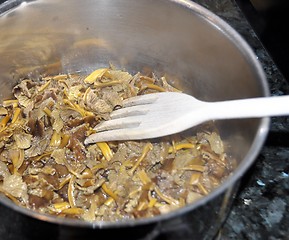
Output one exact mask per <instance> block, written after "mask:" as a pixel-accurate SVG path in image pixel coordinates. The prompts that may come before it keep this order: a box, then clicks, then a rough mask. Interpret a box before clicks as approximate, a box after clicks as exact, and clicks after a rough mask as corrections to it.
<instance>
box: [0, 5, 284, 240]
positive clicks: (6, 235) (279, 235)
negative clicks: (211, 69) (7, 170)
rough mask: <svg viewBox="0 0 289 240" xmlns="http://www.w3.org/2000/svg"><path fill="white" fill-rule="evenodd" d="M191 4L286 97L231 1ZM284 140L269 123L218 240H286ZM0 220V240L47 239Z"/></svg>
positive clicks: (8, 214)
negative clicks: (222, 28) (233, 35)
mask: <svg viewBox="0 0 289 240" xmlns="http://www.w3.org/2000/svg"><path fill="white" fill-rule="evenodd" d="M195 2H197V3H199V4H201V5H202V6H204V7H206V8H208V9H209V10H211V11H212V12H214V13H216V14H217V15H219V16H220V17H221V18H223V19H224V20H225V21H226V22H228V23H229V24H230V25H231V26H232V27H233V28H235V29H236V30H237V31H238V32H239V33H240V34H241V35H242V36H243V37H244V38H245V40H246V41H247V42H248V43H249V45H250V46H251V47H252V49H253V50H254V52H255V53H256V55H257V57H258V59H259V60H260V62H261V64H262V66H263V68H264V71H265V73H266V75H267V80H268V83H269V86H270V90H271V93H272V95H284V94H288V93H289V85H288V83H287V82H286V80H285V79H284V77H283V76H282V75H281V73H280V72H279V70H278V68H277V67H276V65H275V64H274V62H273V61H272V59H271V58H270V56H269V54H268V53H267V51H266V50H265V49H264V48H263V46H262V44H261V42H260V41H259V39H258V37H257V35H256V34H255V32H254V30H253V29H252V28H251V26H250V25H249V24H248V22H247V20H246V19H245V17H244V15H243V13H242V12H241V10H240V9H239V7H238V5H237V4H236V3H235V1H234V0H215V1H212V0H196V1H195ZM288 137H289V118H287V117H279V118H272V121H271V127H270V132H269V135H268V138H267V141H266V143H265V145H264V147H263V149H262V151H261V152H260V154H259V156H258V157H257V159H256V162H255V164H254V165H253V166H252V167H251V168H250V169H249V171H248V172H247V174H246V175H245V176H244V177H243V180H242V182H241V187H240V191H239V192H238V194H237V196H236V199H235V201H234V203H233V206H232V210H231V212H230V214H229V216H228V218H227V220H226V222H225V224H224V226H223V228H222V229H221V231H220V233H219V235H218V236H217V239H271V240H277V239H289V214H288V213H289V194H288V193H289V177H288V174H289V161H288V159H289V141H287V139H288ZM0 219H1V221H0V239H1V240H18V239H23V238H22V237H21V236H23V235H22V234H23V232H25V235H29V236H31V239H32V238H33V237H34V238H35V239H36V238H40V237H41V238H45V235H46V233H45V232H43V236H36V235H35V234H33V229H32V228H31V226H29V225H28V224H30V223H28V222H26V221H23V219H24V218H23V216H22V215H20V214H18V213H15V212H13V211H12V210H10V209H7V208H6V207H4V206H2V205H0ZM38 227H41V223H35V225H34V226H33V228H34V229H37V228H38ZM48 229H49V228H48ZM27 232H29V233H27ZM55 232H56V233H57V231H55ZM50 236H51V237H52V238H51V239H60V238H59V236H57V235H55V236H54V235H53V234H52V233H50ZM34 238H33V239H34Z"/></svg>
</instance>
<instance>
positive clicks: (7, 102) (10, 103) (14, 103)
mask: <svg viewBox="0 0 289 240" xmlns="http://www.w3.org/2000/svg"><path fill="white" fill-rule="evenodd" d="M2 105H3V107H9V106H12V107H17V106H18V100H17V99H8V100H4V101H3V103H2Z"/></svg>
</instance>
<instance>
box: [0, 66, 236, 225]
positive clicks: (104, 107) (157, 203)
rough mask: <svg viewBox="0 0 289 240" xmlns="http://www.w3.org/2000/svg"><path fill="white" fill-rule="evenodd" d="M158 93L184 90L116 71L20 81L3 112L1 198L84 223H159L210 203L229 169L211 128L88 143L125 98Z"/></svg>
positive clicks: (0, 109)
mask: <svg viewBox="0 0 289 240" xmlns="http://www.w3.org/2000/svg"><path fill="white" fill-rule="evenodd" d="M160 91H180V90H178V89H176V88H175V87H173V86H172V85H171V84H169V83H168V81H167V79H166V78H165V77H157V76H155V75H154V74H151V75H149V76H147V75H142V74H140V73H137V74H135V75H131V74H130V73H129V72H126V71H123V70H119V69H115V68H114V67H113V66H110V67H108V68H101V69H97V70H95V71H94V72H92V73H91V74H90V75H87V76H83V75H80V74H65V75H55V76H48V77H42V78H40V80H39V81H32V80H31V79H27V78H26V79H22V80H21V81H19V84H18V85H16V86H15V87H14V88H13V95H14V97H15V98H13V99H10V100H5V101H3V102H2V106H1V107H0V114H1V116H0V119H1V120H0V149H1V153H0V192H1V193H2V194H4V195H6V196H7V197H8V198H9V199H11V200H12V201H13V202H14V203H15V204H17V205H19V206H22V207H24V208H28V209H31V210H35V211H38V212H41V213H46V214H52V215H55V216H59V217H68V218H78V219H82V220H85V221H120V220H124V219H137V218H146V217H153V216H156V215H159V214H163V213H167V212H170V211H172V210H175V209H177V208H180V207H183V206H185V205H187V204H190V203H192V202H194V201H196V200H198V199H199V198H201V197H203V196H206V195H207V194H209V193H210V192H211V191H213V190H214V189H215V188H217V187H218V186H219V185H220V184H222V182H223V181H224V179H226V178H227V177H228V175H229V174H230V173H231V172H232V168H233V167H232V163H231V161H230V160H229V158H228V157H227V155H226V153H225V152H224V146H223V145H224V144H223V142H222V140H221V138H220V136H219V134H218V132H217V130H215V129H213V128H211V127H203V128H200V129H198V131H197V132H193V131H191V134H188V133H187V132H186V134H184V133H180V134H175V135H172V136H167V137H163V138H159V139H157V140H155V139H154V140H142V141H118V142H117V141H115V142H98V143H93V144H89V145H85V144H84V140H85V138H86V137H87V136H89V135H91V134H95V130H94V127H95V126H96V125H97V124H100V123H101V122H103V121H105V120H108V119H109V118H110V113H111V112H112V111H113V110H115V109H118V108H121V107H122V102H123V100H124V99H127V98H130V97H133V96H136V95H142V94H150V93H154V92H160ZM96 134H97V133H96Z"/></svg>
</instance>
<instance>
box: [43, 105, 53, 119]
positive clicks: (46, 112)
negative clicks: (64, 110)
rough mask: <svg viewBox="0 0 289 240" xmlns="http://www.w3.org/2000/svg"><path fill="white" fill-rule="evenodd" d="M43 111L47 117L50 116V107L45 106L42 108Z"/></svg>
mask: <svg viewBox="0 0 289 240" xmlns="http://www.w3.org/2000/svg"><path fill="white" fill-rule="evenodd" d="M43 112H45V114H46V115H47V116H48V117H50V118H51V116H52V115H51V111H50V109H49V108H48V107H45V108H43Z"/></svg>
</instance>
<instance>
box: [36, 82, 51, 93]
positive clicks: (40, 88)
mask: <svg viewBox="0 0 289 240" xmlns="http://www.w3.org/2000/svg"><path fill="white" fill-rule="evenodd" d="M50 83H51V80H49V81H47V82H46V83H44V84H43V85H41V86H40V87H39V88H38V92H43V91H44V90H45V89H46V88H47V87H48V86H49V84H50Z"/></svg>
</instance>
